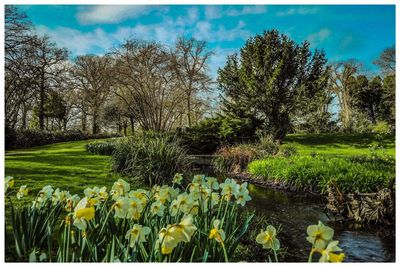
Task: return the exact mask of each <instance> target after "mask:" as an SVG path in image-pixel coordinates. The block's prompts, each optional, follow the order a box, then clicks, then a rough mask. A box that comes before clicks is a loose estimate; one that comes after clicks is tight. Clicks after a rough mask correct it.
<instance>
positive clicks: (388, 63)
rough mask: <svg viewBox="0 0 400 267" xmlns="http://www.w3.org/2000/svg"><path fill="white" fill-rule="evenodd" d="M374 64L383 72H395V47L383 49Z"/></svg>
mask: <svg viewBox="0 0 400 267" xmlns="http://www.w3.org/2000/svg"><path fill="white" fill-rule="evenodd" d="M374 64H375V65H378V66H379V67H380V68H381V69H382V72H383V73H384V74H386V75H391V74H394V73H395V72H396V48H395V47H394V46H392V47H389V48H386V49H385V50H383V51H382V53H381V54H380V55H379V58H378V59H376V60H375V61H374Z"/></svg>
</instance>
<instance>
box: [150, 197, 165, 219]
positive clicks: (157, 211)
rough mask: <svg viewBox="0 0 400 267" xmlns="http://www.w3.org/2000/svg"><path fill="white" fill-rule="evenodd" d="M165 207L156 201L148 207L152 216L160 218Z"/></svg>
mask: <svg viewBox="0 0 400 267" xmlns="http://www.w3.org/2000/svg"><path fill="white" fill-rule="evenodd" d="M164 210H165V206H164V205H163V204H162V203H161V201H156V202H154V203H153V204H151V206H150V212H151V214H153V215H157V216H159V217H162V216H163V215H164Z"/></svg>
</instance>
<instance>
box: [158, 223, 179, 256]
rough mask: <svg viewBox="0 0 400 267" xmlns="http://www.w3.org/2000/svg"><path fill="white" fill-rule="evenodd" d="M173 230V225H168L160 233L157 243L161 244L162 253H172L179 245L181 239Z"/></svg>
mask: <svg viewBox="0 0 400 267" xmlns="http://www.w3.org/2000/svg"><path fill="white" fill-rule="evenodd" d="M171 230H172V225H168V226H167V227H166V228H162V229H161V230H160V233H159V234H158V240H157V243H159V244H160V245H161V253H162V254H170V253H171V252H172V251H173V250H174V248H175V247H176V246H177V245H178V242H179V240H177V239H176V238H175V237H174V236H173V234H172V231H171Z"/></svg>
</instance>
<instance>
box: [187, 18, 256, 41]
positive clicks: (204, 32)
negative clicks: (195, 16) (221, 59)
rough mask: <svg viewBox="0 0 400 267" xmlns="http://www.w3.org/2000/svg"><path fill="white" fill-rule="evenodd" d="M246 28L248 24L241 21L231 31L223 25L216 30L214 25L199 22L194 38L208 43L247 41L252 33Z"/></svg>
mask: <svg viewBox="0 0 400 267" xmlns="http://www.w3.org/2000/svg"><path fill="white" fill-rule="evenodd" d="M245 27H246V24H245V23H244V22H243V21H239V22H238V24H237V25H236V26H235V27H234V28H231V29H227V28H225V26H223V25H221V24H220V25H219V26H218V28H217V29H214V27H213V25H212V24H211V23H209V22H208V21H199V22H198V23H197V24H196V28H195V30H194V32H193V37H194V38H196V39H199V40H205V41H208V42H216V41H233V40H236V39H246V38H248V37H249V36H250V34H251V33H250V31H248V30H246V29H245Z"/></svg>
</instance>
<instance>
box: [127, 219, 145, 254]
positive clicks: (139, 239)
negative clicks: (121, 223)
mask: <svg viewBox="0 0 400 267" xmlns="http://www.w3.org/2000/svg"><path fill="white" fill-rule="evenodd" d="M148 234H150V228H149V227H147V226H142V225H139V224H135V225H133V227H132V228H131V229H130V230H128V232H127V233H126V235H125V238H126V239H128V240H129V246H130V247H131V248H133V251H135V250H136V246H135V245H136V244H137V243H144V242H146V236H147V235H148Z"/></svg>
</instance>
